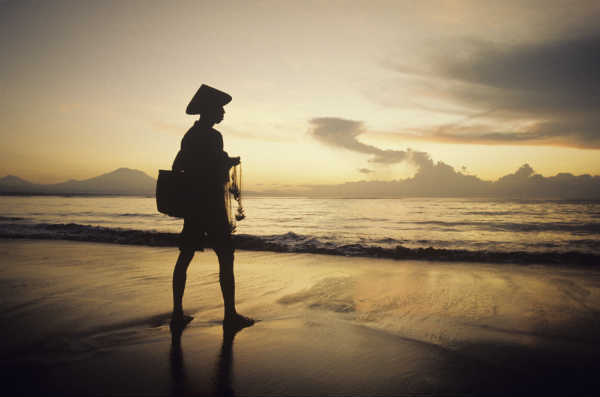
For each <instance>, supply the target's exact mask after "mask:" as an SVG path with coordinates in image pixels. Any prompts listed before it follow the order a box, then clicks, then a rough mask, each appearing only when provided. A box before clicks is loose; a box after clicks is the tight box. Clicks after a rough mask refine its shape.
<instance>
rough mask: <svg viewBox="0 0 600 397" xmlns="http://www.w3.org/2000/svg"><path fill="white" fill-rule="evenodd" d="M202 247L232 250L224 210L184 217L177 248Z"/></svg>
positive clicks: (229, 229)
mask: <svg viewBox="0 0 600 397" xmlns="http://www.w3.org/2000/svg"><path fill="white" fill-rule="evenodd" d="M204 248H213V249H214V250H215V251H216V250H224V249H226V250H230V251H231V252H233V250H234V247H233V239H232V237H231V226H230V225H229V219H228V217H227V213H226V212H225V211H216V212H213V213H212V214H206V215H205V216H193V217H187V218H184V220H183V230H182V231H181V235H180V236H179V250H181V251H183V250H194V251H204Z"/></svg>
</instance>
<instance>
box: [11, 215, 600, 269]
mask: <svg viewBox="0 0 600 397" xmlns="http://www.w3.org/2000/svg"><path fill="white" fill-rule="evenodd" d="M4 220H9V219H6V218H5V219H4ZM15 220H16V219H15ZM0 238H9V239H50V240H73V241H88V242H100V243H112V244H132V245H145V246H154V247H156V246H159V247H170V246H177V243H178V239H179V234H178V233H168V232H159V231H151V230H150V231H149V230H135V229H122V228H109V227H102V226H89V225H81V224H76V223H60V224H51V223H38V224H26V223H3V224H0ZM234 239H235V244H236V247H237V248H238V249H242V250H254V251H273V252H295V253H316V254H326V255H341V256H362V257H374V258H389V259H414V260H435V261H464V262H490V263H518V264H533V263H540V264H577V265H596V264H600V255H598V254H596V253H590V252H583V251H577V250H573V251H567V252H565V251H548V250H546V251H542V252H529V251H491V250H486V249H479V250H478V249H475V250H468V249H447V248H434V247H428V248H422V247H421V248H407V247H405V246H403V245H401V244H398V245H395V246H393V247H390V246H389V244H390V243H396V242H397V243H400V242H403V243H406V241H399V240H394V239H384V240H379V242H380V243H385V244H386V246H380V245H377V244H368V243H364V242H357V243H353V244H342V243H339V242H335V241H326V239H324V238H321V239H319V238H317V237H315V236H307V235H301V234H296V233H293V232H288V233H284V234H276V235H266V236H255V235H249V234H236V235H234ZM377 241H378V240H374V241H373V242H377ZM427 242H431V241H422V243H427ZM585 242H586V241H578V243H580V244H584V243H585ZM587 242H588V243H591V244H592V245H600V243H599V242H598V240H595V239H592V240H588V241H587ZM544 248H546V249H552V248H555V247H553V246H551V245H550V246H545V247H544Z"/></svg>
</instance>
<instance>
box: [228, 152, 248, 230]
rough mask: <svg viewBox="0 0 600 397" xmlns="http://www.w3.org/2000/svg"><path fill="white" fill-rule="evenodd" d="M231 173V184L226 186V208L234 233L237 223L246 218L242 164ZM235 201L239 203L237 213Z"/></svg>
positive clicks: (234, 167)
mask: <svg viewBox="0 0 600 397" xmlns="http://www.w3.org/2000/svg"><path fill="white" fill-rule="evenodd" d="M229 172H230V175H229V182H227V185H225V208H226V209H227V217H228V218H229V226H230V227H231V232H234V231H235V230H236V226H237V222H239V221H241V220H242V219H244V218H245V217H246V214H245V213H244V207H243V205H242V164H241V163H240V164H238V165H235V166H233V167H232V168H231V170H230V171H229ZM233 201H236V202H237V209H236V210H235V212H234V210H233Z"/></svg>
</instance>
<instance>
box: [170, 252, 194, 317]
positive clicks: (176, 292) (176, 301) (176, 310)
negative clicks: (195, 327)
mask: <svg viewBox="0 0 600 397" xmlns="http://www.w3.org/2000/svg"><path fill="white" fill-rule="evenodd" d="M193 257H194V250H193V249H192V250H181V251H180V252H179V257H178V258H177V263H175V269H174V270H173V316H172V318H171V324H174V323H179V324H185V323H188V322H190V321H191V320H192V317H190V316H184V314H183V292H184V290H185V282H186V279H187V268H188V266H189V265H190V262H191V261H192V258H193Z"/></svg>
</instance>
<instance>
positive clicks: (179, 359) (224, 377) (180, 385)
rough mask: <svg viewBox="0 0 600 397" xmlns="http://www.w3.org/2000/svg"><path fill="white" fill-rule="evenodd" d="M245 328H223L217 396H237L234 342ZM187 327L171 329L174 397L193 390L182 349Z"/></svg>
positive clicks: (215, 391)
mask: <svg viewBox="0 0 600 397" xmlns="http://www.w3.org/2000/svg"><path fill="white" fill-rule="evenodd" d="M242 329H243V328H231V327H223V341H222V344H221V351H220V353H219V355H218V358H217V362H216V366H215V376H214V386H215V390H214V393H213V395H215V396H228V397H229V396H235V392H234V390H233V385H232V384H233V376H232V367H233V340H234V338H235V335H237V333H238V332H239V331H241V330H242ZM184 330H185V327H171V351H170V359H171V379H172V389H171V393H172V395H173V396H181V395H187V394H189V393H190V392H192V391H193V390H190V387H189V382H188V375H187V373H186V370H185V361H184V357H183V349H182V347H181V336H182V334H183V331H184Z"/></svg>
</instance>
